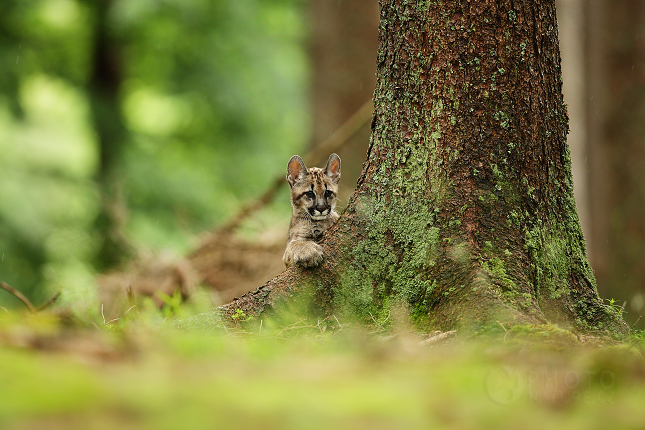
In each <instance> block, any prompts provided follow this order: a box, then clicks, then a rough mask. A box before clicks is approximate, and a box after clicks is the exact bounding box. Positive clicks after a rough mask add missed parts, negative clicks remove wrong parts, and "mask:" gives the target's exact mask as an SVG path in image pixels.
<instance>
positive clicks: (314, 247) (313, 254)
mask: <svg viewBox="0 0 645 430" xmlns="http://www.w3.org/2000/svg"><path fill="white" fill-rule="evenodd" d="M322 260H323V248H322V246H320V245H318V244H317V243H316V242H313V241H310V240H303V241H294V242H289V244H287V249H286V250H285V252H284V256H283V257H282V261H283V262H284V264H285V266H287V267H290V266H293V265H294V264H296V265H299V266H303V267H315V266H318V265H319V264H320V263H322Z"/></svg>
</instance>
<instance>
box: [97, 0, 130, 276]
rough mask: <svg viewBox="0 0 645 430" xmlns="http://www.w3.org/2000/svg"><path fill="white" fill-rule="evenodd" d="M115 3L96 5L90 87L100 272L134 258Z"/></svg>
mask: <svg viewBox="0 0 645 430" xmlns="http://www.w3.org/2000/svg"><path fill="white" fill-rule="evenodd" d="M111 7H112V2H111V1H100V2H98V3H97V4H96V34H95V41H94V52H93V70H92V74H91V76H90V80H89V83H88V91H89V93H90V102H91V109H92V120H93V122H94V128H95V130H96V137H97V140H98V144H99V154H100V164H99V171H98V174H97V178H96V179H97V182H98V185H99V190H100V193H101V208H100V212H99V215H98V217H97V219H96V221H95V225H96V229H97V231H98V233H99V236H100V240H101V243H100V247H99V252H98V255H97V258H96V263H95V266H96V268H97V269H99V270H106V269H109V268H113V267H114V266H117V265H119V264H121V263H123V262H125V261H128V259H129V257H130V256H131V255H132V254H133V250H132V248H131V247H130V245H129V243H128V241H127V239H126V238H125V236H124V235H123V232H122V228H123V224H124V223H125V219H124V218H125V205H124V203H123V196H122V195H121V190H120V180H121V178H120V176H121V175H120V174H119V172H118V168H119V165H120V164H121V162H122V157H123V149H124V146H125V142H126V140H127V135H128V133H127V130H126V128H125V124H124V122H123V117H122V115H121V106H120V87H121V80H122V77H121V64H120V59H119V58H118V48H117V43H116V42H115V41H114V40H112V38H111V37H110V35H109V26H108V19H109V11H110V8H111Z"/></svg>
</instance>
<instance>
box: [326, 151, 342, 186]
mask: <svg viewBox="0 0 645 430" xmlns="http://www.w3.org/2000/svg"><path fill="white" fill-rule="evenodd" d="M325 174H326V175H327V176H329V177H330V178H331V180H332V182H333V183H334V184H337V183H338V181H340V157H339V156H338V155H336V154H331V155H330V156H329V160H327V166H325Z"/></svg>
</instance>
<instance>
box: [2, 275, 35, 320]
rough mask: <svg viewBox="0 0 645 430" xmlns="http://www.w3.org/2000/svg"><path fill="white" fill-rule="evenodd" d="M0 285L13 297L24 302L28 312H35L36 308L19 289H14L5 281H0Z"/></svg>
mask: <svg viewBox="0 0 645 430" xmlns="http://www.w3.org/2000/svg"><path fill="white" fill-rule="evenodd" d="M0 287H1V288H2V289H3V290H5V291H8V292H10V293H11V294H13V296H14V297H15V298H17V299H18V300H20V301H21V302H22V303H24V305H25V306H27V309H29V312H32V313H36V308H35V307H34V305H32V304H31V302H30V301H29V299H28V298H27V297H25V295H24V294H22V293H21V292H20V291H18V290H16V289H15V288H14V287H12V286H11V285H9V284H7V283H6V282H0Z"/></svg>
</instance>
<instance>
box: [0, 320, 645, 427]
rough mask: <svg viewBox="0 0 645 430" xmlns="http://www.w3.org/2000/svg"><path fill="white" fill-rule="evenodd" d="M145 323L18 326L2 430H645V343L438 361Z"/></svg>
mask: <svg viewBox="0 0 645 430" xmlns="http://www.w3.org/2000/svg"><path fill="white" fill-rule="evenodd" d="M131 314H132V317H130V318H129V319H127V320H120V321H118V322H117V323H115V324H114V323H113V324H112V325H103V324H98V326H95V327H92V326H88V327H86V328H78V327H70V326H69V325H68V324H65V323H64V322H62V321H61V320H60V319H59V318H57V317H54V316H52V315H49V314H38V315H29V316H24V315H20V314H8V313H6V314H3V316H1V317H0V345H2V346H1V347H0V369H1V371H0V428H2V429H32V428H33V429H112V428H122V429H130V428H132V429H135V428H136V429H140V428H141V429H148V428H149V429H178V428H181V429H202V428H204V429H213V428H261V429H304V428H306V429H330V428H334V429H426V428H446V429H481V428H491V429H517V428H523V429H528V430H530V429H543V428H567V429H604V428H608V427H611V428H615V429H623V428H624V429H630V428H643V427H644V426H645V408H643V405H644V404H645V390H643V382H644V380H645V364H644V360H643V356H642V351H643V348H642V345H643V336H642V333H636V334H635V335H634V336H633V337H632V339H631V343H630V342H626V343H622V344H614V345H608V344H605V345H604V346H598V345H593V346H591V345H588V346H585V345H583V344H580V343H575V342H568V343H567V342H562V341H561V339H562V337H558V341H557V342H551V341H550V338H549V339H546V340H540V339H539V337H540V336H536V332H539V333H548V330H546V329H545V330H542V329H539V328H538V329H537V330H533V331H531V333H529V336H528V337H525V335H526V330H509V332H508V333H506V334H505V336H503V337H501V336H500V337H490V338H475V339H472V338H471V339H461V338H460V337H459V336H457V337H456V338H454V337H453V338H451V339H449V340H447V341H443V342H438V343H436V344H430V345H424V344H423V343H422V342H420V340H422V339H423V338H422V337H420V335H417V334H414V333H411V332H410V331H408V329H407V328H405V327H403V326H401V325H399V326H397V325H396V324H395V325H394V326H393V327H391V328H389V329H387V330H384V329H382V328H381V327H371V328H369V327H364V326H357V325H353V324H349V323H343V322H342V321H335V320H331V319H330V320H326V321H307V320H304V319H300V320H296V321H294V322H292V323H290V324H286V323H285V322H284V321H282V322H280V323H272V322H271V321H266V322H265V321H262V322H261V323H258V322H257V321H254V324H253V325H252V326H249V327H248V328H247V330H245V331H242V330H239V329H238V330H236V331H235V332H233V331H232V330H231V329H229V330H228V331H225V330H221V329H214V330H202V329H192V330H183V331H181V330H177V329H175V328H173V324H172V321H170V320H163V319H161V318H159V317H158V316H153V317H151V316H150V315H143V316H142V314H136V313H134V312H132V313H131ZM370 330H372V332H370ZM539 333H538V334H539ZM544 336H546V335H544ZM546 337H547V338H548V336H546ZM527 339H529V340H527ZM589 343H590V344H591V342H589Z"/></svg>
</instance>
